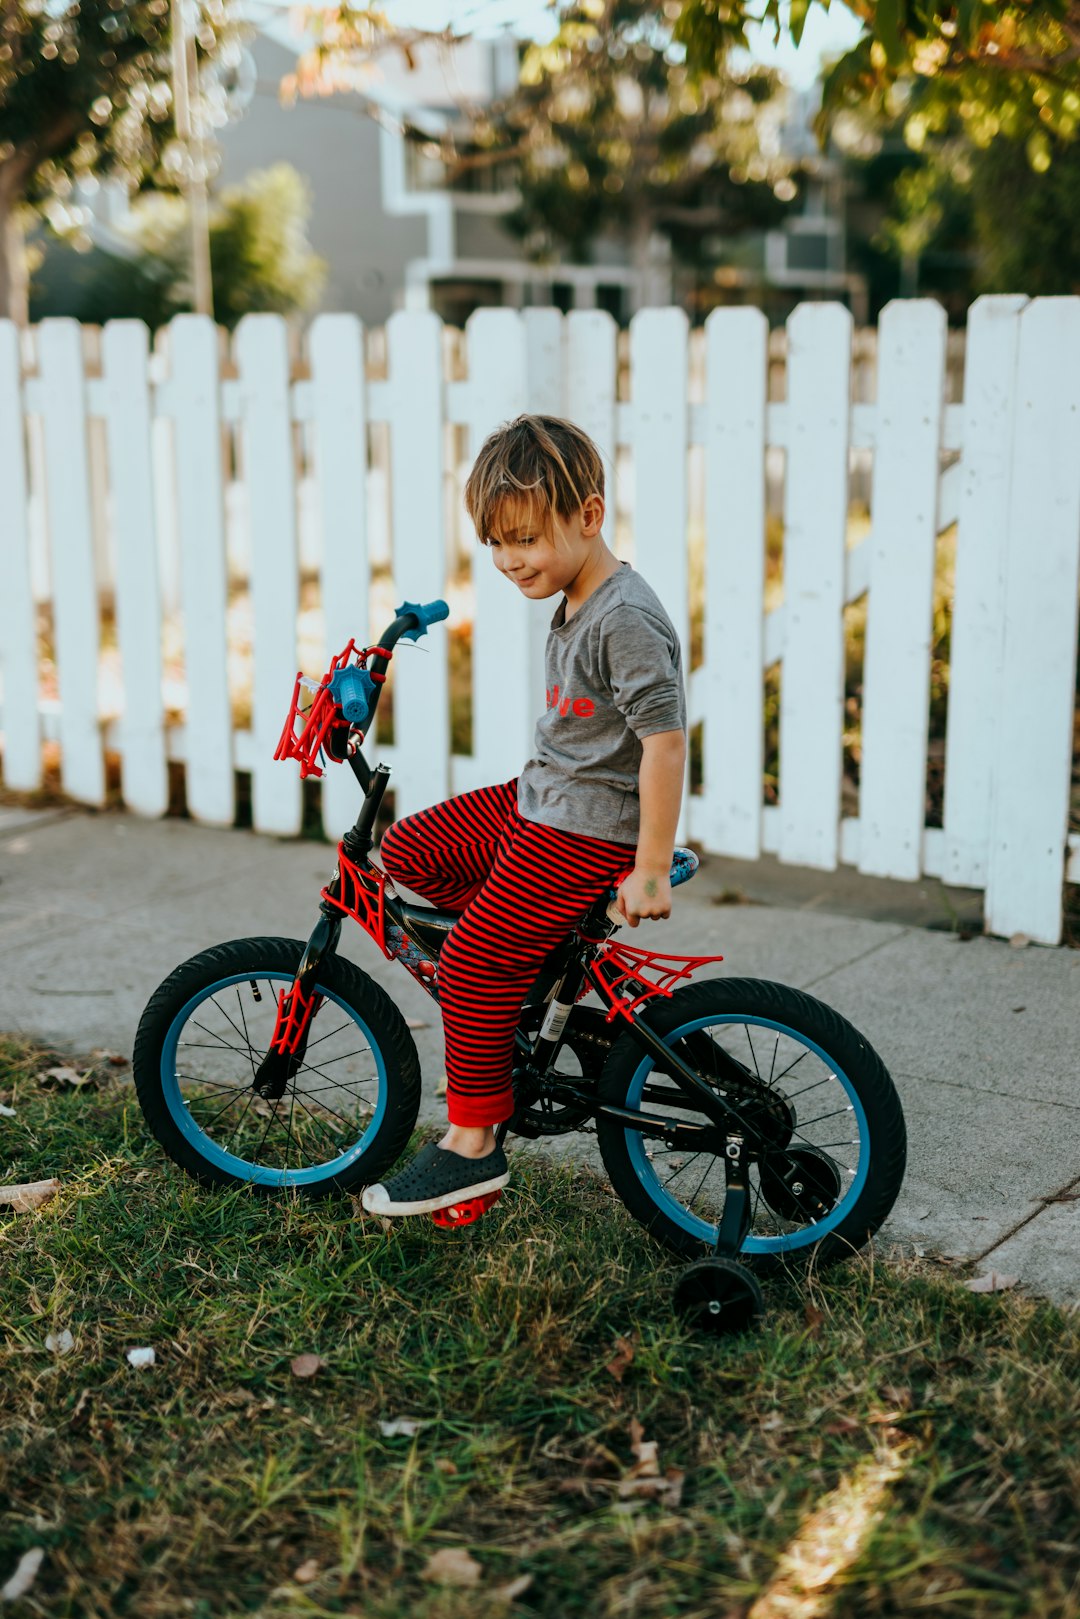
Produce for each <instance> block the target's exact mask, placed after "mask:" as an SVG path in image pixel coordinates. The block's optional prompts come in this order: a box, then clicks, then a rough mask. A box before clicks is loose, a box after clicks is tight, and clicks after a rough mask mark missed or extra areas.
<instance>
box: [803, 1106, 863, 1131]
mask: <svg viewBox="0 0 1080 1619" xmlns="http://www.w3.org/2000/svg"><path fill="white" fill-rule="evenodd" d="M851 1111H852V1107H851V1103H850V1102H848V1103H846V1104H845V1105H844V1106H843V1107H837V1108H834V1109H833V1111H832V1112H831V1113H819V1114H818V1116H817V1118H816V1119H800V1120H799V1123H800V1125H801V1127H802V1129H804V1130H809V1128H810V1126H811V1125H812V1124H821V1123H822V1121H823V1120H824V1119H838V1118H839V1117H840V1115H841V1113H850V1112H851Z"/></svg>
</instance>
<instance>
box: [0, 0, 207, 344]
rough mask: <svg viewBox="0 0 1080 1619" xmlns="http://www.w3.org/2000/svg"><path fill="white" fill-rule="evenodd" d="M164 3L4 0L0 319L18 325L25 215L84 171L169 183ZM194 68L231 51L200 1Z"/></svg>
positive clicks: (173, 175) (177, 156) (173, 148)
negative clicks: (199, 62)
mask: <svg viewBox="0 0 1080 1619" xmlns="http://www.w3.org/2000/svg"><path fill="white" fill-rule="evenodd" d="M170 17H171V12H170V0H70V3H66V4H65V3H63V0H60V3H58V0H4V3H3V8H2V15H0V314H8V315H10V316H11V317H12V318H13V319H16V320H20V321H22V320H25V318H26V280H25V261H24V251H23V241H22V237H23V223H24V218H25V213H26V210H27V208H28V207H41V206H43V205H46V204H48V203H50V202H51V203H53V204H57V205H59V206H61V207H62V206H63V205H64V204H65V203H66V201H67V199H69V198H70V196H71V193H72V190H73V186H74V183H75V182H76V181H77V180H78V179H79V178H80V177H83V176H86V175H89V174H96V175H108V174H110V173H118V174H122V175H124V176H125V177H126V178H128V179H129V180H130V181H132V183H134V184H136V185H142V184H146V183H157V184H164V185H172V186H175V185H176V184H177V183H179V182H180V181H182V179H183V177H184V166H185V163H186V162H187V160H188V159H187V154H186V153H185V151H184V149H183V147H182V145H181V144H180V143H179V142H177V140H176V138H175V128H174V123H173V107H172V86H171V80H170V65H171V64H170V49H171V25H170ZM194 32H195V38H196V45H197V51H198V54H199V56H200V58H201V59H203V60H205V61H208V60H209V59H210V58H212V57H215V56H217V57H219V58H221V57H222V55H223V53H224V54H225V55H226V56H227V54H228V52H229V50H230V49H234V48H235V47H236V43H237V36H236V31H235V29H234V27H233V24H232V21H231V19H230V16H229V12H228V9H227V6H226V4H225V0H199V3H198V6H197V22H196V25H195V30H194Z"/></svg>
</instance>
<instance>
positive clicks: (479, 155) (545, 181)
mask: <svg viewBox="0 0 1080 1619" xmlns="http://www.w3.org/2000/svg"><path fill="white" fill-rule="evenodd" d="M681 58H682V52H681V50H679V49H678V48H677V47H675V46H674V45H673V41H672V32H671V25H670V22H668V21H667V19H666V18H665V17H664V15H663V14H662V13H661V12H659V11H658V10H657V7H656V6H655V5H653V4H650V3H646V0H604V3H603V4H602V5H601V4H594V3H593V0H582V3H581V4H580V5H576V6H573V7H570V8H569V9H568V10H566V11H564V12H563V15H562V27H561V30H560V34H559V39H558V42H557V43H555V44H552V45H544V44H532V45H530V46H528V47H527V48H526V49H525V50H524V52H523V55H522V60H521V68H520V76H519V83H518V85H517V87H516V89H515V90H513V91H512V92H511V93H510V94H509V95H508V96H506V97H505V98H504V99H502V100H501V101H499V102H497V103H495V104H494V105H493V106H491V107H489V108H486V109H484V110H483V111H482V112H481V113H479V114H478V115H477V116H475V117H474V119H473V121H472V124H471V128H470V132H469V133H470V142H469V145H470V146H471V150H468V151H466V152H461V151H460V150H458V149H457V148H456V146H455V144H454V139H453V136H451V137H449V138H448V139H447V140H446V141H445V143H444V144H445V146H446V152H445V158H446V162H447V170H448V178H449V180H450V183H451V184H452V183H454V181H455V179H457V178H459V177H460V176H462V175H463V174H464V173H466V172H467V171H468V169H469V168H470V167H472V166H474V165H476V164H477V163H484V162H492V161H498V162H506V161H507V159H508V158H512V159H513V162H514V166H515V179H516V185H517V189H518V191H519V194H520V201H519V203H518V205H517V206H516V208H515V209H514V210H513V212H512V213H510V214H509V215H508V216H505V217H504V219H503V224H504V225H505V226H506V227H507V229H509V230H510V231H511V232H512V233H513V234H515V235H517V236H518V237H520V238H521V239H522V240H523V242H524V243H525V245H526V249H527V250H528V251H529V252H530V253H531V255H532V256H534V257H537V258H543V257H550V256H552V255H553V254H554V253H555V252H556V251H557V250H563V251H568V252H569V253H570V254H571V255H573V256H574V257H575V258H587V257H588V254H589V249H590V245H591V243H592V242H593V241H594V240H595V238H596V237H597V236H598V235H600V234H602V233H604V232H617V233H619V234H622V235H624V236H625V237H626V239H627V241H628V243H629V247H630V257H631V263H632V264H633V265H634V267H635V268H636V269H637V270H638V271H639V275H644V274H646V273H647V266H648V260H649V251H650V241H651V238H652V237H653V235H654V233H659V234H660V235H662V236H663V237H666V239H667V240H668V241H669V242H670V244H671V246H672V249H673V251H674V254H675V256H676V257H677V258H678V259H680V260H681V261H682V262H684V263H698V262H700V261H701V258H702V255H703V251H704V249H703V243H704V242H705V241H706V240H707V239H708V237H709V236H712V237H713V238H715V237H716V236H717V235H718V234H721V235H725V236H732V235H738V234H740V233H741V232H744V231H746V230H749V229H764V228H766V227H767V226H769V225H771V224H774V223H776V222H777V220H778V219H779V218H780V217H781V216H782V215H783V213H784V211H785V204H786V203H787V202H790V201H791V200H792V198H794V196H795V195H796V191H797V187H796V186H795V184H794V183H793V181H792V180H791V177H790V174H789V172H788V167H789V166H788V164H787V162H786V160H785V159H784V157H783V156H782V154H781V153H780V150H779V142H778V140H777V139H776V138H775V128H772V129H771V128H770V119H771V123H772V125H774V126H775V125H776V123H777V116H776V114H777V112H778V107H777V108H773V107H770V103H771V101H772V98H773V96H774V94H775V92H776V90H777V88H778V80H777V77H776V75H775V74H774V73H773V72H771V71H770V70H768V69H765V68H750V69H748V70H747V71H746V72H743V73H736V72H732V71H730V70H728V69H727V68H724V67H720V68H719V69H718V71H717V72H716V74H715V75H713V76H711V77H709V78H708V79H703V80H701V81H699V82H698V83H692V82H691V80H690V78H689V75H688V73H687V70H686V68H685V66H684V64H683V62H682V60H681ZM426 138H427V139H430V137H426Z"/></svg>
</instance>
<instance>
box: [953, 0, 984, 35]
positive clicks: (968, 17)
mask: <svg viewBox="0 0 1080 1619" xmlns="http://www.w3.org/2000/svg"><path fill="white" fill-rule="evenodd" d="M983 10H984V7H983V0H960V4H959V5H958V6H957V8H956V32H957V34H958V35H959V38H960V43H961V44H962V45H965V46H970V45H972V44H974V42H975V39H976V38H977V36H978V32H979V29H980V27H981V26H982V20H983Z"/></svg>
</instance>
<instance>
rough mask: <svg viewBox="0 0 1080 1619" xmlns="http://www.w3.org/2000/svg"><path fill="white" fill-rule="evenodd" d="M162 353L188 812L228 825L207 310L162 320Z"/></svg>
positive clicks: (231, 803)
mask: <svg viewBox="0 0 1080 1619" xmlns="http://www.w3.org/2000/svg"><path fill="white" fill-rule="evenodd" d="M168 353H169V364H170V370H171V376H170V381H169V401H170V405H171V410H172V415H173V445H174V453H175V467H176V503H177V538H178V542H179V547H180V594H181V602H182V605H183V618H184V668H185V673H186V676H187V723H186V732H187V736H188V738H189V744H188V750H187V757H186V758H185V760H184V778H185V784H186V793H187V803H188V809H189V810H190V811H191V814H192V815H193V816H194V818H195V819H196V820H197V821H206V822H208V823H210V824H211V825H217V826H231V825H232V822H233V818H234V815H235V787H234V781H233V725H232V713H231V709H230V702H229V682H228V665H227V662H226V646H225V627H226V618H225V613H226V605H227V592H226V581H225V503H224V491H223V488H222V460H221V455H222V445H221V434H222V426H221V392H220V383H219V371H220V365H221V361H220V356H219V352H218V333H217V328H216V327H215V326H214V324H213V322H212V321H211V320H210V319H209V317H208V316H206V315H178V316H177V317H176V319H175V320H174V321H172V323H171V325H170V327H169V348H168ZM295 673H296V671H295V670H294V671H293V674H294V675H295Z"/></svg>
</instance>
